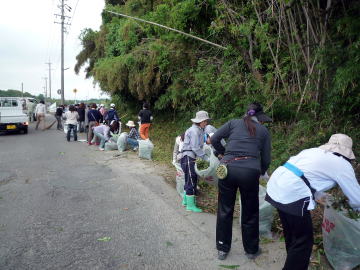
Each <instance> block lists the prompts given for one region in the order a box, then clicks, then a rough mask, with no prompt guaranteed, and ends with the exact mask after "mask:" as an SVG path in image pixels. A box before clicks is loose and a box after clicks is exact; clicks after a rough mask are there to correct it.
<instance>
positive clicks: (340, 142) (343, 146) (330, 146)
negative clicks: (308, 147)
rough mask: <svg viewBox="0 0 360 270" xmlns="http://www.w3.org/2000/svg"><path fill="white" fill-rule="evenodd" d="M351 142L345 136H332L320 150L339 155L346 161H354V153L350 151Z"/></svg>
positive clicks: (339, 134)
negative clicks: (346, 159)
mask: <svg viewBox="0 0 360 270" xmlns="http://www.w3.org/2000/svg"><path fill="white" fill-rule="evenodd" d="M352 145H353V141H352V139H351V138H350V137H349V136H348V135H345V134H341V133H338V134H333V135H331V137H330V139H329V141H328V142H327V143H325V144H323V145H321V146H319V148H320V149H323V150H326V151H331V152H335V153H339V154H340V155H343V156H344V157H346V158H348V159H355V155H354V152H353V151H352Z"/></svg>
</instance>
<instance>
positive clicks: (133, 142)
mask: <svg viewBox="0 0 360 270" xmlns="http://www.w3.org/2000/svg"><path fill="white" fill-rule="evenodd" d="M126 125H127V126H128V127H129V129H130V132H129V135H128V137H127V143H128V144H130V146H131V149H132V150H134V151H136V150H137V149H138V148H139V142H138V139H139V138H140V136H139V132H138V131H137V129H136V128H135V127H136V125H135V124H134V121H128V122H127V123H126Z"/></svg>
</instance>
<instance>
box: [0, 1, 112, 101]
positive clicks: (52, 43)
mask: <svg viewBox="0 0 360 270" xmlns="http://www.w3.org/2000/svg"><path fill="white" fill-rule="evenodd" d="M60 3H61V0H34V1H29V0H23V1H9V0H8V1H1V9H0V37H1V38H0V89H1V90H8V89H16V90H21V83H23V84H24V92H25V91H26V92H30V93H31V94H34V95H38V94H40V93H44V87H45V79H44V77H49V71H48V65H47V64H45V63H47V62H51V63H52V65H51V67H52V69H53V70H52V71H51V81H52V82H51V89H52V91H51V92H52V97H53V98H60V95H58V94H57V93H56V92H57V90H58V89H60V88H61V31H60V28H61V25H60V24H55V23H54V21H57V22H60V19H59V18H56V17H55V15H54V14H60V9H59V8H58V5H60ZM65 3H66V4H68V5H69V6H71V7H72V11H71V12H66V15H68V16H71V18H70V21H71V26H67V28H68V32H69V33H68V34H65V60H64V62H65V63H64V67H65V69H66V68H69V69H68V70H65V75H64V78H65V99H74V93H73V91H72V90H73V89H74V88H76V89H78V93H77V96H76V97H77V99H79V98H81V99H87V98H99V97H106V95H101V94H102V92H101V90H100V89H99V87H98V86H96V87H95V88H94V86H93V82H92V79H85V73H84V71H83V70H81V72H80V73H79V75H75V73H74V66H75V63H76V59H75V57H76V55H77V54H78V53H79V52H80V51H81V45H80V41H79V39H78V37H79V35H80V33H81V30H82V29H84V28H92V29H94V30H98V29H99V27H100V25H101V15H100V14H101V11H102V10H103V8H104V0H67V1H65ZM48 84H49V80H48ZM48 89H49V85H48Z"/></svg>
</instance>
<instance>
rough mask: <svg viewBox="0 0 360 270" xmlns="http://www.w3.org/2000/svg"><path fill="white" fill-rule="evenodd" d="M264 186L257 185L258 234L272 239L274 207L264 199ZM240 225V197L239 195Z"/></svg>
mask: <svg viewBox="0 0 360 270" xmlns="http://www.w3.org/2000/svg"><path fill="white" fill-rule="evenodd" d="M265 195H266V188H265V187H263V186H261V185H259V234H260V236H262V237H265V238H268V239H272V233H271V225H272V222H273V220H274V210H275V208H274V207H273V206H272V205H271V204H270V203H268V202H267V201H265ZM239 204H240V218H239V223H240V226H241V197H239Z"/></svg>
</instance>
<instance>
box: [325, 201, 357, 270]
mask: <svg viewBox="0 0 360 270" xmlns="http://www.w3.org/2000/svg"><path fill="white" fill-rule="evenodd" d="M322 234H323V244H324V250H325V254H326V257H327V259H328V261H329V262H330V264H331V265H332V267H334V269H335V270H351V269H353V268H355V267H356V266H357V265H360V220H359V219H358V220H354V219H350V218H348V217H346V216H345V215H344V213H343V212H340V211H338V210H335V209H334V208H332V207H331V206H327V207H325V210H324V218H323V223H322Z"/></svg>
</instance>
